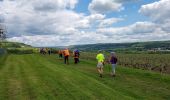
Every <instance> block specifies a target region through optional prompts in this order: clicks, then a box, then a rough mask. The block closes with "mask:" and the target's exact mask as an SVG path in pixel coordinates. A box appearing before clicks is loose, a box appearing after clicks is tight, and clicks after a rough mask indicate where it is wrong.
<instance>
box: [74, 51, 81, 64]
mask: <svg viewBox="0 0 170 100" xmlns="http://www.w3.org/2000/svg"><path fill="white" fill-rule="evenodd" d="M73 56H74V63H75V64H77V63H78V62H79V56H80V53H79V50H78V49H75V50H74V51H73Z"/></svg>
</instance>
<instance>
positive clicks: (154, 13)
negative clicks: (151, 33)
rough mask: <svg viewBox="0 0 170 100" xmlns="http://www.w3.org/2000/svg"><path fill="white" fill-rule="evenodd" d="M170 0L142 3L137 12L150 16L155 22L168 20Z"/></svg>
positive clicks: (169, 19)
mask: <svg viewBox="0 0 170 100" xmlns="http://www.w3.org/2000/svg"><path fill="white" fill-rule="evenodd" d="M169 6H170V0H160V1H157V2H154V3H151V4H146V5H143V6H142V7H141V8H140V10H139V13H142V14H143V15H145V16H148V17H150V18H151V20H153V21H155V22H160V23H164V22H166V21H170V17H169V16H170V13H168V12H170V7H169Z"/></svg>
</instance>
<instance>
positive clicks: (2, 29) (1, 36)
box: [0, 23, 7, 46]
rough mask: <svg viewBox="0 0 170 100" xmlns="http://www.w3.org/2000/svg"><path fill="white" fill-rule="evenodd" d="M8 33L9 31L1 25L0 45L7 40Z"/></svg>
mask: <svg viewBox="0 0 170 100" xmlns="http://www.w3.org/2000/svg"><path fill="white" fill-rule="evenodd" d="M6 33H7V31H6V28H5V26H4V25H3V24H1V23H0V45H1V44H2V42H3V41H4V40H5V39H6ZM1 46H2V45H1Z"/></svg>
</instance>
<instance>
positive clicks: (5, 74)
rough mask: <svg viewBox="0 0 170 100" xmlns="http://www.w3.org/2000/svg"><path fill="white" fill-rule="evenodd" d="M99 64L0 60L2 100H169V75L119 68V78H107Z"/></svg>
mask: <svg viewBox="0 0 170 100" xmlns="http://www.w3.org/2000/svg"><path fill="white" fill-rule="evenodd" d="M95 66H96V61H92V60H83V59H81V62H80V63H79V64H78V65H75V64H73V62H72V61H71V63H70V65H64V64H63V60H62V59H58V58H57V55H52V56H48V55H39V54H26V55H6V56H3V57H0V100H133V99H137V100H140V99H141V100H144V99H147V100H169V99H170V75H165V74H159V73H155V72H149V71H145V70H139V69H132V68H126V67H120V66H118V67H117V76H116V77H115V78H113V77H110V76H109V70H110V68H109V67H108V65H106V66H105V68H104V78H100V77H99V76H98V74H97V72H96V67H95Z"/></svg>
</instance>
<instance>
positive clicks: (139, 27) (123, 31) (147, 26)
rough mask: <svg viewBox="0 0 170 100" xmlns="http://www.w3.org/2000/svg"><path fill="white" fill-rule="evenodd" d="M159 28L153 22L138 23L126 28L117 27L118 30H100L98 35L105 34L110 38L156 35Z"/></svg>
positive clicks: (111, 28)
mask: <svg viewBox="0 0 170 100" xmlns="http://www.w3.org/2000/svg"><path fill="white" fill-rule="evenodd" d="M157 28H158V26H157V25H156V24H154V23H151V22H136V23H134V24H132V25H129V26H125V27H117V28H113V27H110V28H99V29H97V33H99V34H105V35H107V36H108V37H110V36H114V35H128V36H132V35H137V34H138V35H139V34H140V35H143V34H150V33H154V32H155V31H156V30H157Z"/></svg>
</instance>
